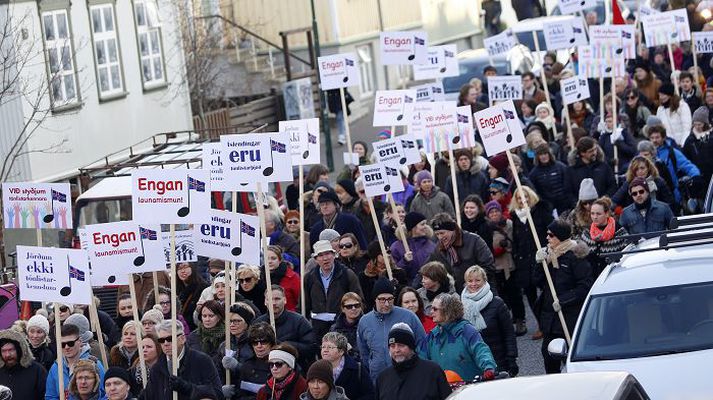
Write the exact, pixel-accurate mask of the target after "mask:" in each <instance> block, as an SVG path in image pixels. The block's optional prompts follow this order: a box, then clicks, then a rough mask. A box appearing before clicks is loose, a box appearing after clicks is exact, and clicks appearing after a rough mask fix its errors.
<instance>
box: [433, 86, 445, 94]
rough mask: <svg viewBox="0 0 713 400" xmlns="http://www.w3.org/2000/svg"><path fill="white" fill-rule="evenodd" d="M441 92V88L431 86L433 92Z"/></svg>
mask: <svg viewBox="0 0 713 400" xmlns="http://www.w3.org/2000/svg"><path fill="white" fill-rule="evenodd" d="M441 92H443V90H441V88H439V87H433V93H441Z"/></svg>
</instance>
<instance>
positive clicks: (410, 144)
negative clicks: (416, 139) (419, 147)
mask: <svg viewBox="0 0 713 400" xmlns="http://www.w3.org/2000/svg"><path fill="white" fill-rule="evenodd" d="M401 146H403V148H404V149H413V148H414V146H415V145H414V144H413V141H412V140H402V141H401Z"/></svg>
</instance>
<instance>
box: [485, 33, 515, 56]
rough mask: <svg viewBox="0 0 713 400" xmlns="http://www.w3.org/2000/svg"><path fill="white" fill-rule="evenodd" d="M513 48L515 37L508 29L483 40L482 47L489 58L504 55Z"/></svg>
mask: <svg viewBox="0 0 713 400" xmlns="http://www.w3.org/2000/svg"><path fill="white" fill-rule="evenodd" d="M515 46H517V37H516V36H515V35H514V34H513V33H512V30H511V29H509V28H508V29H506V30H504V31H503V32H500V33H498V34H497V35H493V36H490V37H487V38H484V39H483V47H485V50H487V51H488V55H489V56H490V57H495V56H497V55H499V54H505V53H507V52H508V51H510V49H512V48H513V47H515Z"/></svg>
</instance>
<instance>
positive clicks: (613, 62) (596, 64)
mask: <svg viewBox="0 0 713 400" xmlns="http://www.w3.org/2000/svg"><path fill="white" fill-rule="evenodd" d="M577 55H578V57H579V58H578V61H579V63H578V68H579V75H580V77H582V78H600V77H602V78H607V77H610V76H611V71H612V69H613V70H614V74H615V76H624V74H626V60H625V59H624V58H622V57H615V58H613V59H609V60H606V59H601V58H595V57H594V51H593V49H592V45H587V46H579V47H578V48H577Z"/></svg>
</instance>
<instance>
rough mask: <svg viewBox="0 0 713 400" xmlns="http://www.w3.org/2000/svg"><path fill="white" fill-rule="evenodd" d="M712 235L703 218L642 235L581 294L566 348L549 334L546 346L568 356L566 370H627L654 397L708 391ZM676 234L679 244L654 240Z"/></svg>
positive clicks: (712, 340) (712, 338)
mask: <svg viewBox="0 0 713 400" xmlns="http://www.w3.org/2000/svg"><path fill="white" fill-rule="evenodd" d="M711 238H713V226H711V225H710V224H709V225H708V226H707V227H706V228H704V229H697V230H692V231H686V232H679V233H673V234H667V235H664V236H662V237H657V238H653V239H648V240H646V241H643V242H642V243H641V244H640V245H638V247H637V248H636V251H637V252H638V253H636V254H627V255H624V256H623V257H622V259H621V261H620V262H618V263H614V264H611V265H609V266H607V267H606V268H605V269H604V271H603V272H602V273H601V275H600V276H599V278H598V279H597V280H596V282H595V283H594V285H593V286H592V289H591V290H590V292H589V294H588V296H587V299H586V301H585V304H584V307H583V309H582V312H581V314H580V315H579V319H578V322H577V325H576V327H574V331H573V332H574V334H573V336H572V347H571V350H570V349H568V347H567V344H566V343H565V341H564V340H562V339H555V340H553V341H551V342H550V343H549V345H548V351H549V352H550V354H552V355H553V356H559V357H562V358H563V359H566V364H565V368H564V370H565V371H566V372H568V373H570V372H586V371H608V370H623V371H627V372H629V373H631V374H633V375H634V376H635V377H636V378H637V379H638V380H639V382H641V385H642V386H643V387H644V388H645V389H646V391H647V392H648V393H649V395H650V396H651V397H652V398H654V399H663V400H667V399H703V398H710V396H711V393H713V380H711V379H710V375H709V370H708V367H709V366H710V363H711V360H713V267H711V266H712V265H713V250H712V247H713V241H711ZM660 239H661V240H660ZM674 242H675V244H674V245H675V246H681V245H685V247H676V248H671V247H669V248H667V249H661V248H660V245H666V244H669V245H670V244H671V243H674ZM672 371H677V372H676V373H675V374H673V375H672V374H671V372H672Z"/></svg>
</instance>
